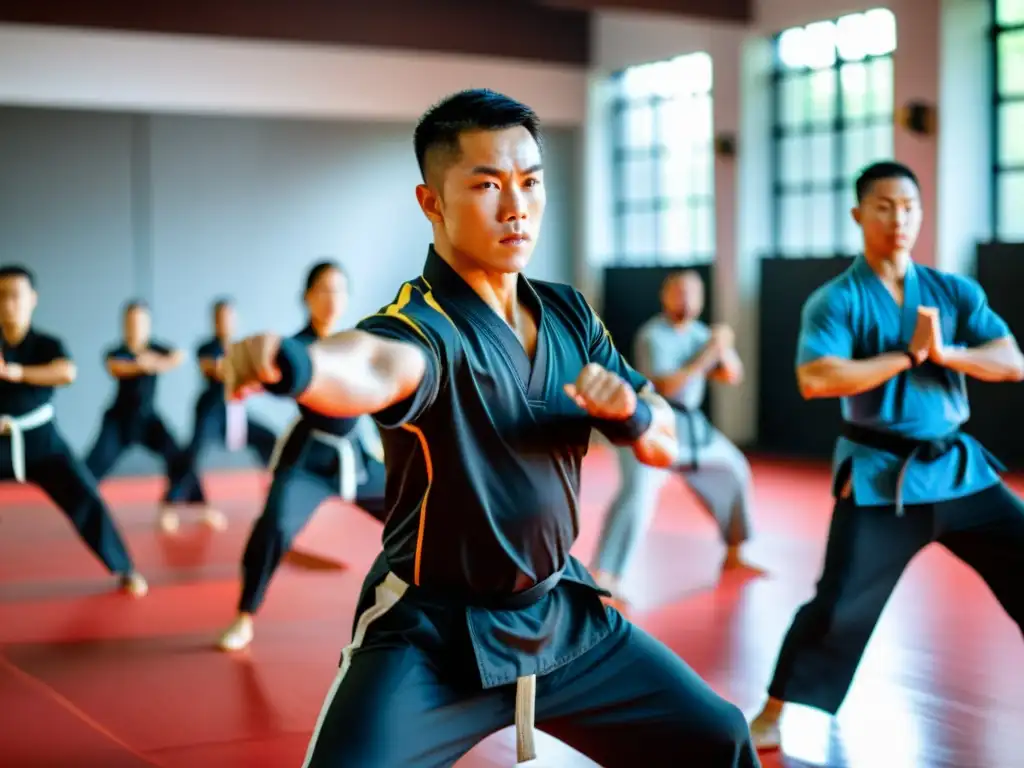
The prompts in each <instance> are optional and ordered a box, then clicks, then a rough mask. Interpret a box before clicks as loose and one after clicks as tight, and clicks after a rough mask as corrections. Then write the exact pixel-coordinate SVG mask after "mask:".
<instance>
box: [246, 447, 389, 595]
mask: <svg viewBox="0 0 1024 768" xmlns="http://www.w3.org/2000/svg"><path fill="white" fill-rule="evenodd" d="M293 452H294V453H293ZM357 452H358V453H359V454H360V457H361V459H362V464H363V467H364V469H365V474H366V477H365V480H364V481H363V482H361V483H359V486H358V490H357V492H356V499H355V503H356V504H357V505H359V506H360V507H362V508H363V509H364V510H366V511H367V512H369V513H370V514H371V515H373V517H375V518H376V519H378V520H380V521H381V522H384V519H385V512H386V506H385V503H384V484H385V471H384V465H383V464H381V463H380V462H379V461H377V460H375V459H374V458H372V457H371V456H368V455H367V454H366V453H365V451H358V447H357ZM293 456H294V463H291V464H288V465H287V466H281V465H279V466H278V468H277V469H276V470H275V472H274V478H273V480H272V482H271V484H270V491H269V493H268V494H267V501H266V504H265V505H264V507H263V513H262V514H261V515H260V516H259V518H258V519H257V520H256V523H255V524H254V526H253V529H252V533H251V534H249V542H248V544H246V547H245V554H244V555H243V556H242V596H241V599H240V600H239V604H238V610H239V611H240V612H242V613H255V612H256V611H257V610H258V609H259V607H260V605H261V604H262V603H263V598H264V597H265V596H266V591H267V587H268V586H269V584H270V580H271V578H273V576H274V572H275V571H276V570H277V567H278V565H280V564H281V558H283V557H284V556H285V554H286V553H287V552H288V550H289V549H291V546H292V542H293V541H294V540H295V537H296V536H298V535H299V533H300V532H301V531H302V529H303V528H305V527H306V523H308V522H309V520H310V518H312V517H313V513H314V512H316V510H317V507H319V506H320V505H321V504H323V503H324V501H326V500H327V499H328V498H330V497H331V496H337V495H338V493H339V490H340V487H341V486H340V483H341V477H340V466H339V464H340V461H339V459H338V453H337V451H336V450H335V449H334V448H332V447H329V446H327V445H325V444H323V443H321V442H319V441H318V440H316V439H314V438H310V437H303V436H301V435H299V436H296V437H293V438H291V439H289V445H287V446H285V449H284V450H283V451H282V458H281V460H282V462H287V461H291V460H292V458H293Z"/></svg>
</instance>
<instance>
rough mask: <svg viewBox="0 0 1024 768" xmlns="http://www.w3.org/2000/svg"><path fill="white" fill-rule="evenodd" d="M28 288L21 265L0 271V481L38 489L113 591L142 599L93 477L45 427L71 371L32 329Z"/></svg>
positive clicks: (56, 343)
mask: <svg viewBox="0 0 1024 768" xmlns="http://www.w3.org/2000/svg"><path fill="white" fill-rule="evenodd" d="M34 283H35V281H34V280H33V277H32V273H31V272H29V271H28V270H27V269H25V268H23V267H14V266H11V267H0V326H2V329H3V345H2V355H0V480H16V481H17V482H19V483H34V484H35V485H38V486H39V487H40V488H42V489H43V491H44V492H45V493H46V495H47V496H49V497H50V498H51V499H52V500H53V502H54V503H55V504H56V505H57V506H58V507H60V508H61V510H63V512H64V514H66V515H67V516H68V518H69V519H70V520H71V523H72V524H73V525H74V526H75V529H76V530H77V531H78V535H79V536H81V537H82V539H83V540H84V541H85V543H86V544H88V545H89V548H90V549H91V550H92V551H93V552H94V553H95V554H96V556H97V557H98V558H99V559H100V561H101V562H102V563H103V564H104V565H105V566H106V567H107V569H108V570H109V571H110V572H111V573H112V574H115V575H116V576H118V577H119V578H120V583H121V588H122V589H123V590H124V591H125V592H127V593H129V594H131V595H133V596H135V597H143V596H144V595H145V594H146V592H147V591H148V587H147V585H146V580H145V579H143V578H142V576H141V575H140V574H138V573H136V571H135V567H134V566H133V565H132V560H131V557H130V556H129V554H128V550H127V549H126V548H125V545H124V541H123V540H122V538H121V534H120V533H118V530H117V526H116V525H115V524H114V521H113V519H112V518H111V516H110V511H109V510H108V509H107V508H106V505H104V503H103V500H102V499H101V498H100V495H99V493H98V492H97V490H96V481H95V479H94V478H93V476H92V475H91V474H90V473H89V471H88V469H87V468H86V467H85V466H83V464H82V462H81V461H79V460H78V458H76V457H75V456H74V455H73V454H72V453H71V449H70V448H69V447H68V445H67V443H66V442H64V437H63V436H62V435H61V434H60V432H59V431H57V427H56V426H55V425H54V423H53V417H54V408H53V403H52V400H53V390H54V389H55V388H57V387H66V386H67V385H68V384H70V383H71V382H73V381H74V380H75V375H76V370H75V364H74V363H73V362H72V361H71V356H70V355H69V354H68V353H67V351H66V350H65V349H64V345H63V344H62V343H61V341H60V339H57V338H55V337H53V336H48V335H46V334H44V333H40V332H39V331H37V330H35V329H34V328H33V327H32V313H33V312H34V311H35V308H36V302H37V301H38V296H37V295H36V291H35V284H34Z"/></svg>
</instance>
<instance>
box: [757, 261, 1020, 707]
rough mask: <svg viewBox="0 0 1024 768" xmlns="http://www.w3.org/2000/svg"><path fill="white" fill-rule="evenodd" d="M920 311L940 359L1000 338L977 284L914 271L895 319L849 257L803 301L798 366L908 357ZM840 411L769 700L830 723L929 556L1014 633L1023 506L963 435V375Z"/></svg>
mask: <svg viewBox="0 0 1024 768" xmlns="http://www.w3.org/2000/svg"><path fill="white" fill-rule="evenodd" d="M919 307H934V308H936V309H937V310H938V314H939V319H940V325H941V332H942V339H943V343H944V344H945V345H947V346H958V347H978V346H981V345H983V344H986V343H988V342H991V341H995V340H997V339H1002V338H1005V337H1007V336H1009V335H1010V331H1009V328H1008V327H1007V325H1006V323H1005V322H1004V321H1003V320H1002V318H1000V317H999V316H998V315H997V314H996V313H995V312H994V311H993V310H992V308H991V307H990V306H989V305H988V301H987V299H986V297H985V293H984V291H983V290H982V289H981V287H980V286H979V285H978V284H977V283H976V282H975V281H973V280H971V279H969V278H965V277H962V276H959V275H952V274H947V273H943V272H940V271H938V270H935V269H932V268H930V267H924V266H921V265H914V264H912V265H911V266H910V268H909V270H908V271H907V274H906V277H905V279H904V300H903V305H902V307H901V306H899V305H898V304H897V302H896V301H895V299H894V298H893V297H892V295H891V294H890V293H889V291H888V290H887V289H886V288H885V286H884V285H883V283H882V281H881V280H880V279H879V278H878V276H877V275H876V274H875V272H874V271H873V270H872V269H871V267H870V266H869V265H868V263H867V261H866V260H865V259H864V258H863V257H860V258H858V259H857V260H856V261H855V262H854V263H853V265H851V266H850V268H849V269H847V270H846V271H845V272H844V273H843V274H841V275H839V276H838V277H836V278H835V279H833V280H831V281H830V282H828V283H826V284H825V285H824V286H822V287H821V288H820V289H818V290H817V291H816V292H815V293H814V294H812V295H811V297H810V298H809V299H808V300H807V303H806V304H805V306H804V312H803V323H802V327H801V332H800V341H799V345H798V351H797V361H796V362H797V365H798V366H801V365H805V364H807V363H811V362H813V361H815V360H818V359H821V358H823V357H838V358H846V359H855V360H862V359H868V358H872V357H876V356H878V355H881V354H884V353H887V352H900V351H905V350H906V349H907V348H908V346H909V343H910V341H911V338H912V337H913V333H914V327H915V325H916V323H917V311H918V308H919ZM841 403H842V405H841V407H842V413H843V420H844V427H843V434H842V436H840V437H839V439H838V441H837V443H836V449H835V456H834V467H833V472H834V474H833V491H834V494H835V496H836V502H835V509H834V511H833V515H832V524H831V527H830V530H829V538H828V545H827V548H826V552H825V563H824V566H823V571H822V574H821V578H820V580H819V581H818V585H817V591H816V593H815V595H814V597H813V598H812V599H811V600H810V601H809V602H808V603H807V604H805V605H804V606H803V607H801V608H800V610H799V611H798V613H797V615H796V617H795V618H794V620H793V624H792V626H791V627H790V629H789V632H788V633H787V635H786V638H785V640H784V641H783V644H782V649H781V651H780V653H779V659H778V662H777V664H776V669H775V675H774V677H773V679H772V682H771V685H770V686H769V689H768V692H769V695H771V696H773V697H774V698H777V699H781V700H782V701H787V702H791V703H798V704H804V705H806V706H811V707H816V708H818V709H821V710H824V711H826V712H829V713H835V712H836V711H837V710H838V709H839V707H840V705H841V704H842V702H843V700H844V699H845V697H846V693H847V691H848V690H849V687H850V684H851V682H852V681H853V677H854V674H855V673H856V670H857V666H858V664H859V663H860V659H861V657H862V655H863V653H864V649H865V647H866V646H867V642H868V640H869V639H870V637H871V633H872V632H873V631H874V628H875V624H876V623H877V621H878V618H879V616H880V615H881V612H882V609H883V608H884V607H885V604H886V602H887V601H888V599H889V596H890V595H891V594H892V591H893V589H894V588H895V586H896V584H897V582H898V581H899V579H900V576H901V575H902V573H903V571H904V569H905V568H906V566H907V565H908V564H909V562H910V561H911V559H912V558H913V557H914V556H915V555H916V554H917V553H918V552H920V551H921V550H922V549H923V548H924V547H926V546H927V545H929V544H931V543H932V542H938V543H940V544H942V545H943V546H945V547H946V548H947V549H948V550H949V551H950V552H952V553H953V554H954V555H956V556H957V557H959V558H960V559H961V560H963V561H964V562H965V563H966V564H967V565H969V566H970V567H972V568H973V569H974V570H975V571H976V572H977V573H978V574H979V575H980V576H981V577H982V578H983V579H984V580H985V582H986V583H987V584H988V586H989V588H990V589H991V590H992V592H993V593H994V594H995V596H996V598H997V599H998V600H999V602H1000V603H1001V604H1002V606H1003V607H1004V608H1005V609H1006V611H1007V613H1008V614H1009V615H1010V617H1011V618H1012V619H1013V620H1014V621H1016V622H1017V624H1018V625H1019V626H1022V627H1024V588H1022V585H1024V505H1022V504H1021V502H1020V500H1019V499H1018V498H1017V497H1016V496H1015V495H1014V494H1013V493H1011V492H1010V491H1009V490H1008V489H1007V488H1006V486H1005V485H1003V483H1002V482H1001V481H1000V479H999V475H998V472H999V471H1000V470H1002V467H1001V465H1000V464H999V462H998V461H997V460H996V459H995V458H994V457H993V456H992V455H991V454H990V453H989V452H988V451H987V450H986V449H985V448H984V447H983V446H982V445H981V444H980V443H979V442H978V441H977V440H975V439H974V438H972V437H971V436H969V435H967V434H964V433H963V432H961V431H960V429H961V426H962V425H963V424H964V423H965V422H966V421H967V418H968V416H969V415H970V407H969V405H968V401H967V390H966V386H965V381H964V375H963V374H961V373H957V372H956V371H953V370H950V369H947V368H943V367H941V366H939V365H936V364H934V363H932V362H925V363H924V364H922V365H920V366H918V367H915V368H911V369H908V370H906V371H904V372H903V373H900V374H899V375H897V376H894V377H893V378H891V379H889V380H888V381H886V382H885V383H883V384H881V385H879V386H878V387H876V388H875V389H872V390H870V391H867V392H863V393H861V394H859V395H854V396H852V397H844V398H841ZM847 486H849V487H848V488H847Z"/></svg>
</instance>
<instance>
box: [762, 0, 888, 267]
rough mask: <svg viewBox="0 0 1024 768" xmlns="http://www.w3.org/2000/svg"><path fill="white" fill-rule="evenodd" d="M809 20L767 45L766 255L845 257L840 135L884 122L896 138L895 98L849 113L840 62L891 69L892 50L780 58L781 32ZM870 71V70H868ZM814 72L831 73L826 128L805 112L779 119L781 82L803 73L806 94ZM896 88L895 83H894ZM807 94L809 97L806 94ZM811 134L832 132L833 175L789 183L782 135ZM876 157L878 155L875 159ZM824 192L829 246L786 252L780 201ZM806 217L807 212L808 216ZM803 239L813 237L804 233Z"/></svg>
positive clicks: (848, 188) (847, 185) (846, 185)
mask: <svg viewBox="0 0 1024 768" xmlns="http://www.w3.org/2000/svg"><path fill="white" fill-rule="evenodd" d="M871 10H877V9H876V8H867V9H865V10H864V11H860V12H858V13H866V12H868V11H871ZM886 10H888V9H886ZM848 15H854V14H843V15H841V16H837V17H835V18H832V19H822V20H821V22H829V23H832V24H837V23H838V22H839V21H840V20H841V19H843V18H845V17H846V16H848ZM821 22H810V23H821ZM807 26H808V24H801V25H797V26H794V27H789V28H786V29H784V30H781V31H779V32H777V33H776V34H774V35H773V36H772V38H771V46H772V63H771V74H770V107H769V112H770V119H771V127H770V141H771V150H770V152H769V177H770V179H771V181H770V184H771V216H770V238H771V239H770V242H771V255H772V256H773V257H775V258H797V259H799V258H837V257H838V258H842V257H849V256H853V255H855V254H851V253H847V252H846V250H847V249H846V247H845V245H844V244H843V228H844V225H845V224H846V222H847V221H848V219H849V216H850V208H851V206H852V200H851V195H852V181H853V180H852V179H847V178H845V168H846V160H847V151H846V142H845V140H844V139H845V136H846V134H847V133H848V131H849V130H850V129H862V128H865V129H871V128H876V127H880V126H884V125H886V124H888V125H889V127H890V132H891V136H892V139H893V140H894V139H895V116H896V114H895V102H893V103H892V104H890V105H889V106H888V111H887V112H882V111H874V108H875V105H874V104H872V105H871V106H872V108H873V109H872V111H869V112H868V113H867V114H865V115H863V116H861V117H853V118H851V117H848V116H847V114H846V113H847V111H848V104H847V102H848V101H849V99H848V98H847V97H846V95H845V92H844V88H843V82H842V72H843V68H844V67H845V66H849V65H851V64H864V65H866V66H867V67H869V68H870V66H871V65H872V64H873V63H874V62H877V61H883V60H888V61H889V62H890V66H891V67H892V68H893V72H895V57H894V53H895V51H889V52H888V53H884V54H867V55H865V56H864V57H862V58H859V59H843V58H842V57H841V56H840V55H839V52H838V51H837V52H836V57H835V61H834V62H833V63H832V64H830V65H829V66H827V67H813V68H812V67H809V66H803V67H799V68H796V67H791V66H788V65H786V64H785V63H784V62H783V60H782V54H781V41H782V37H783V36H784V35H785V34H786V33H787V32H789V31H790V30H791V29H804V28H806V27H807ZM898 35H899V30H898V29H897V48H898V47H899V37H898ZM868 71H870V69H869V70H868ZM814 72H831V73H832V74H833V77H834V90H835V101H834V104H833V105H832V108H833V110H834V116H833V119H832V120H831V121H829V122H828V124H827V127H824V124H819V123H817V122H815V121H813V120H812V119H810V118H807V117H806V116H805V117H804V119H803V121H802V122H801V123H799V124H798V125H795V126H790V125H785V124H784V120H783V109H784V105H783V94H784V84H785V82H786V81H787V80H790V79H794V78H805V79H807V81H808V94H809V93H810V90H809V89H810V87H811V86H810V85H809V81H810V79H811V77H812V73H814ZM893 81H894V82H893V85H894V86H895V75H894V77H893ZM893 90H895V88H893ZM808 98H809V96H808ZM814 135H828V136H830V137H831V144H832V157H831V161H832V165H833V172H832V179H831V181H828V182H821V181H818V182H803V183H802V184H794V183H792V182H785V181H783V178H784V175H785V173H784V171H785V169H784V168H783V162H782V154H783V143H784V139H786V138H788V137H792V136H814ZM879 159H881V158H879ZM825 192H828V193H830V194H831V195H832V197H833V200H832V206H831V207H832V211H831V214H832V224H831V229H832V232H831V238H830V239H831V241H832V249H831V250H830V251H829V252H815V251H814V248H813V246H805V251H804V252H803V253H799V254H797V253H791V252H788V251H787V250H786V249H785V248H784V247H783V244H782V227H783V208H784V205H785V201H786V199H787V198H788V197H790V196H806V195H811V194H815V193H825ZM808 219H810V217H808ZM805 239H807V240H810V239H813V238H805Z"/></svg>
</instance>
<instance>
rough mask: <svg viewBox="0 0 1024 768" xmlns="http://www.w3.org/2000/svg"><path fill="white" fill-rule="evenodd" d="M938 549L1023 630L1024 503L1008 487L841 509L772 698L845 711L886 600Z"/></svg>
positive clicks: (846, 502)
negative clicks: (930, 548) (968, 571)
mask: <svg viewBox="0 0 1024 768" xmlns="http://www.w3.org/2000/svg"><path fill="white" fill-rule="evenodd" d="M932 542H938V543H940V544H942V545H943V546H944V547H946V549H948V550H949V551H950V552H952V553H953V554H954V555H956V556H957V557H958V558H960V559H961V560H962V561H963V562H965V563H966V564H967V565H969V566H970V567H971V568H973V569H974V570H975V571H976V572H977V573H978V575H980V576H981V577H982V579H984V580H985V583H986V584H988V587H989V589H991V590H992V592H993V594H995V596H996V599H997V600H999V602H1000V603H1001V604H1002V606H1003V608H1004V609H1005V610H1006V612H1007V613H1008V614H1009V615H1010V618H1011V619H1013V620H1014V621H1015V622H1017V625H1018V626H1019V627H1021V630H1022V631H1024V504H1022V503H1021V501H1020V499H1018V498H1017V497H1016V496H1015V495H1014V494H1013V493H1012V492H1011V491H1010V490H1009V489H1008V488H1006V486H1004V485H1002V484H999V485H996V486H994V487H992V488H989V489H986V490H984V491H981V492H980V493H975V494H972V495H970V496H966V497H964V498H960V499H953V500H950V501H944V502H939V503H936V504H920V505H913V504H911V505H907V506H906V508H905V510H904V514H903V516H902V517H900V516H897V515H896V514H895V507H892V506H889V507H885V506H877V507H857V506H856V505H855V504H853V503H852V501H851V500H850V499H840V500H839V501H837V502H836V506H835V511H834V512H833V515H832V525H831V528H830V530H829V535H828V545H827V548H826V551H825V565H824V569H823V571H822V574H821V578H820V580H819V581H818V587H817V592H816V594H815V595H814V598H813V599H811V601H810V602H808V603H807V604H806V605H804V606H803V607H802V608H801V609H800V610H799V611H798V612H797V614H796V617H795V618H794V620H793V624H792V626H791V627H790V628H789V632H788V634H787V635H786V638H785V640H784V641H783V643H782V650H781V652H780V653H779V659H778V662H777V664H776V669H775V676H774V678H773V680H772V682H771V685H770V687H769V689H768V693H769V695H770V696H773V697H775V698H777V699H781V700H783V701H787V702H792V703H795V704H804V705H806V706H810V707H815V708H817V709H820V710H823V711H825V712H828V713H830V714H835V712H836V711H838V709H839V707H840V705H841V704H842V702H843V699H845V698H846V693H847V691H848V690H849V688H850V683H851V682H852V681H853V676H854V673H855V672H856V670H857V666H858V664H859V663H860V659H861V656H862V655H863V653H864V649H865V647H866V646H867V643H868V640H869V639H870V637H871V633H872V632H873V631H874V628H875V624H876V623H877V621H878V617H879V616H880V615H881V613H882V609H883V608H884V607H885V604H886V601H887V600H888V599H889V596H890V595H891V594H892V591H893V589H894V588H895V587H896V582H897V581H899V578H900V575H901V574H902V573H903V570H904V569H905V568H906V567H907V564H908V563H909V562H910V560H911V558H913V557H914V555H916V554H917V553H918V552H920V551H921V550H922V549H924V547H926V546H927V545H928V544H931V543H932Z"/></svg>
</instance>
